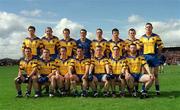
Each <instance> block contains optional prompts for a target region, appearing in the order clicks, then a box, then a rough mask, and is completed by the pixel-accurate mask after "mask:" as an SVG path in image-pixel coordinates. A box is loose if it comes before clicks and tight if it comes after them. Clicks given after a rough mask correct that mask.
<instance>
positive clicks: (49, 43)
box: [42, 36, 60, 55]
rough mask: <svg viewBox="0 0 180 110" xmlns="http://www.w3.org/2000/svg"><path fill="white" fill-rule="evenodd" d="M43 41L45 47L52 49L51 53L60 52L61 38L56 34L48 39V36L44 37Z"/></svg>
mask: <svg viewBox="0 0 180 110" xmlns="http://www.w3.org/2000/svg"><path fill="white" fill-rule="evenodd" d="M42 43H43V45H44V48H47V49H48V50H49V51H50V54H51V55H52V54H58V49H59V47H60V44H59V39H58V37H56V36H53V37H52V38H50V39H48V38H47V37H46V36H44V37H42Z"/></svg>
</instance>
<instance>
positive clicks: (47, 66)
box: [38, 59, 55, 75]
mask: <svg viewBox="0 0 180 110" xmlns="http://www.w3.org/2000/svg"><path fill="white" fill-rule="evenodd" d="M38 69H39V73H40V74H43V75H48V74H51V73H52V72H53V71H54V70H55V63H54V60H49V61H45V60H43V59H40V60H39V61H38Z"/></svg>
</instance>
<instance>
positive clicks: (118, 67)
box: [109, 46, 127, 97]
mask: <svg viewBox="0 0 180 110" xmlns="http://www.w3.org/2000/svg"><path fill="white" fill-rule="evenodd" d="M109 63H110V70H111V73H112V75H111V89H112V96H113V97H116V90H115V86H116V84H117V85H118V86H119V93H120V96H124V95H125V86H126V82H125V73H126V72H127V65H126V61H125V58H123V57H122V56H120V49H119V47H118V46H114V47H113V48H112V56H111V57H110V59H109Z"/></svg>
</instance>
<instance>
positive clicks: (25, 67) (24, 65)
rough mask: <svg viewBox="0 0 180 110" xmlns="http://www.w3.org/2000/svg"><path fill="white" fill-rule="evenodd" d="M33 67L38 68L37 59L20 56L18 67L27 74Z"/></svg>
mask: <svg viewBox="0 0 180 110" xmlns="http://www.w3.org/2000/svg"><path fill="white" fill-rule="evenodd" d="M34 68H38V61H37V59H35V58H32V59H31V60H29V61H27V60H26V59H25V58H22V59H21V60H20V62H19V69H20V70H22V71H24V72H25V74H27V75H28V76H29V75H30V74H31V72H32V71H33V69H34Z"/></svg>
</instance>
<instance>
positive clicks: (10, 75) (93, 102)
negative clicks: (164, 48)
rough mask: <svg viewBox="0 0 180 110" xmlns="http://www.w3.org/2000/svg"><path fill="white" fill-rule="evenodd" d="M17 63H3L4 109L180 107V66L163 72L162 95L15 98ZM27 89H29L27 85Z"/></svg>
mask: <svg viewBox="0 0 180 110" xmlns="http://www.w3.org/2000/svg"><path fill="white" fill-rule="evenodd" d="M16 76H17V66H11V67H0V110H24V109H25V110H54V109H59V110H92V109H94V110H110V109H111V110H117V109H119V110H120V109H124V110H125V109H126V110H140V109H143V110H160V109H161V110H170V109H171V110H178V109H180V66H166V67H165V73H163V74H160V82H161V96H158V97H157V96H155V95H154V92H153V91H154V86H153V87H152V88H151V91H152V92H151V97H150V98H148V99H139V98H132V97H128V98H91V97H88V98H82V97H78V98H73V97H54V98H49V97H42V98H38V99H34V98H25V97H24V98H15V96H16V91H15V86H14V81H13V79H14V77H16ZM23 90H25V89H23Z"/></svg>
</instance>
